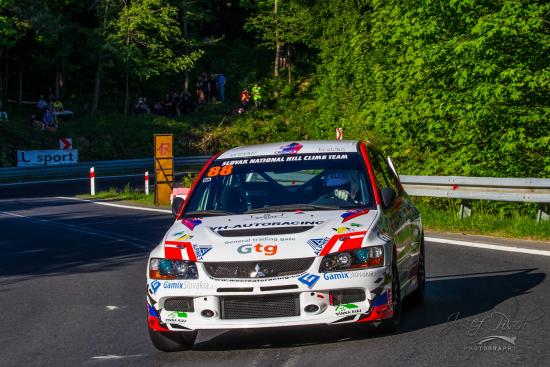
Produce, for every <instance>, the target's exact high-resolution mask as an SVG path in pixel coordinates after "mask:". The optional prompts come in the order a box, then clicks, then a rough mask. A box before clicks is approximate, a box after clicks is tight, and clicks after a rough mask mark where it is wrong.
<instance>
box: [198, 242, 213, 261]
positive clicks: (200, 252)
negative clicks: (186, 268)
mask: <svg viewBox="0 0 550 367" xmlns="http://www.w3.org/2000/svg"><path fill="white" fill-rule="evenodd" d="M193 250H194V251H195V256H196V257H197V260H202V258H203V256H204V255H206V253H207V252H208V251H210V250H212V245H204V246H199V245H196V244H193Z"/></svg>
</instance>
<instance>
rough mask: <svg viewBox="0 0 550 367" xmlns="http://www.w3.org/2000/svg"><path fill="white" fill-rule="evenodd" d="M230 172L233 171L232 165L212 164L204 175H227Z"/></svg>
mask: <svg viewBox="0 0 550 367" xmlns="http://www.w3.org/2000/svg"><path fill="white" fill-rule="evenodd" d="M231 172H233V166H223V167H220V166H214V167H210V169H209V170H208V173H207V174H206V175H207V176H208V177H215V176H217V175H220V176H227V175H230V174H231Z"/></svg>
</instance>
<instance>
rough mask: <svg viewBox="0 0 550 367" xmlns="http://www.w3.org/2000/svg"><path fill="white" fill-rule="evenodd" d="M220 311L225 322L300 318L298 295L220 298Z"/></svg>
mask: <svg viewBox="0 0 550 367" xmlns="http://www.w3.org/2000/svg"><path fill="white" fill-rule="evenodd" d="M220 310H221V318H222V319H225V320H235V319H264V318H266V319H267V318H272V317H290V316H300V300H299V296H298V293H293V294H274V295H269V296H251V297H246V296H239V297H220Z"/></svg>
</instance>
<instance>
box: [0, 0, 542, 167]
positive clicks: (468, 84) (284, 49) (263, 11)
mask: <svg viewBox="0 0 550 367" xmlns="http://www.w3.org/2000/svg"><path fill="white" fill-rule="evenodd" d="M549 15H550V3H548V2H547V1H543V0H539V1H536V0H522V1H504V0H410V1H397V0H384V1H381V0H339V1H334V0H224V1H221V0H93V1H92V0H0V83H1V84H0V93H1V95H0V98H1V99H2V101H3V104H4V106H5V108H6V109H7V110H8V112H9V113H10V114H12V115H14V116H21V117H20V121H19V122H18V121H13V122H10V124H17V123H19V124H20V125H21V124H24V122H23V121H25V113H27V111H28V109H29V108H30V109H32V108H33V106H32V103H31V104H28V105H27V104H25V102H27V101H28V102H34V103H35V102H36V100H37V99H38V96H39V95H41V94H43V95H55V96H59V97H60V98H61V99H62V100H63V102H64V103H65V105H66V106H69V107H71V109H73V110H74V111H75V112H76V116H77V117H76V119H75V121H73V122H70V123H67V127H63V126H62V127H61V128H60V132H59V133H58V134H67V133H70V134H72V135H73V136H75V135H85V138H84V137H83V138H82V139H81V140H80V142H81V146H80V147H78V146H77V147H78V148H79V149H81V152H82V154H81V157H83V158H84V159H89V160H92V159H115V158H131V157H137V156H146V155H149V151H148V150H147V149H142V150H140V145H141V146H142V145H144V144H141V143H139V144H138V143H136V144H135V149H130V148H129V147H131V146H133V145H132V144H133V143H135V142H142V141H145V142H148V143H149V145H150V141H151V135H150V133H151V132H155V131H156V132H169V131H172V132H174V133H176V135H177V141H178V144H179V145H178V147H177V150H176V153H177V154H178V153H179V154H187V153H197V152H198V153H209V152H213V151H216V150H219V149H223V148H227V147H230V146H234V145H236V144H248V143H257V142H263V141H277V140H283V139H285V140H295V139H302V138H306V139H318V138H322V139H333V138H334V135H335V132H334V130H335V128H336V127H342V128H343V129H344V136H345V138H349V139H368V140H371V141H374V142H375V143H376V144H378V145H379V146H380V147H381V148H382V149H383V150H385V151H386V152H387V153H388V154H390V155H392V156H393V158H394V160H395V161H396V162H397V163H398V165H399V167H400V168H399V169H400V171H401V172H402V173H408V174H430V175H466V176H515V177H549V174H550V148H549V147H550V118H549V117H550V103H549V102H550V57H549V55H550V16H549ZM202 73H207V74H211V73H212V74H218V73H224V75H225V77H226V78H227V84H226V95H227V97H226V98H227V101H226V102H225V103H224V104H223V105H220V104H217V105H212V106H202V107H200V108H197V109H196V110H195V111H194V112H191V113H189V114H187V115H185V114H183V115H182V116H180V117H177V116H176V117H155V116H151V117H140V118H138V119H137V118H136V117H135V116H133V115H132V106H133V105H134V103H135V101H136V100H137V98H139V97H146V98H147V99H148V100H149V101H156V100H157V99H162V98H163V96H164V95H165V94H166V93H169V92H173V91H177V92H178V93H180V92H182V91H183V90H185V88H189V90H190V92H192V94H193V95H194V88H195V83H196V81H197V77H198V76H200V75H201V74H202ZM255 81H258V82H259V84H260V85H261V86H262V87H263V89H264V106H263V107H262V109H258V110H255V109H249V110H247V111H246V112H245V113H242V114H234V113H233V112H234V110H235V108H238V107H239V93H240V91H241V90H242V89H243V88H246V87H249V86H251V85H252V83H253V82H255ZM25 106H27V107H25ZM113 115H114V116H116V117H113ZM69 124H72V125H69ZM79 124H80V125H79ZM10 126H11V125H9V124H6V123H5V122H0V143H1V144H2V147H1V150H0V163H1V164H2V165H10V164H13V163H14V151H15V150H16V149H17V148H19V147H20V146H21V145H23V147H25V148H28V147H30V145H32V144H38V143H36V142H44V141H48V139H50V137H49V136H48V137H46V138H44V132H42V131H33V130H29V131H25V132H21V131H20V130H17V129H16V128H15V127H10ZM84 126H85V127H84ZM109 126H114V128H111V129H110V128H109ZM28 129H31V128H30V127H28ZM63 129H65V130H63ZM94 129H95V130H94ZM109 129H110V130H109ZM54 135H55V134H54ZM120 136H131V137H132V142H128V141H127V140H124V139H122V138H120V139H118V141H120V142H121V143H116V142H114V141H115V140H116V139H115V138H116V137H120ZM97 137H101V138H102V141H101V142H99V141H98V142H95V141H94V139H97ZM106 137H112V138H113V139H112V140H113V141H110V142H109V141H108V139H107V138H106ZM15 139H19V140H20V142H19V143H17V144H19V145H17V144H16V143H15V142H14V140H15ZM21 141H22V142H21ZM31 142H32V144H31ZM90 142H92V143H90ZM25 144H26V146H25ZM102 144H103V145H102ZM117 144H119V145H117ZM77 145H78V143H77ZM40 147H44V146H43V145H42V146H40ZM148 149H149V148H148Z"/></svg>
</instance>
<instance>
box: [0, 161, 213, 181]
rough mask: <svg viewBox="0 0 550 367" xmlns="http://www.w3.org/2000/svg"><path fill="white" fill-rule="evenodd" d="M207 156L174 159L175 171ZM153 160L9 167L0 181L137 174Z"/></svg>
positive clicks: (1, 172) (0, 171) (195, 164)
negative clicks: (90, 174)
mask: <svg viewBox="0 0 550 367" xmlns="http://www.w3.org/2000/svg"><path fill="white" fill-rule="evenodd" d="M209 158H210V157H209V156H189V157H176V158H174V165H175V168H176V169H182V168H186V167H200V166H202V165H203V164H205V163H206V162H207V161H208V159H209ZM154 165H155V161H154V159H153V158H142V159H126V160H116V161H96V162H83V163H77V164H71V165H57V166H46V167H9V168H0V181H2V182H22V181H27V180H36V179H59V178H69V177H88V173H89V171H90V167H95V171H96V174H97V175H98V176H100V175H102V176H105V175H110V174H120V173H138V172H141V173H143V171H147V170H150V171H152V170H153V169H154Z"/></svg>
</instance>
